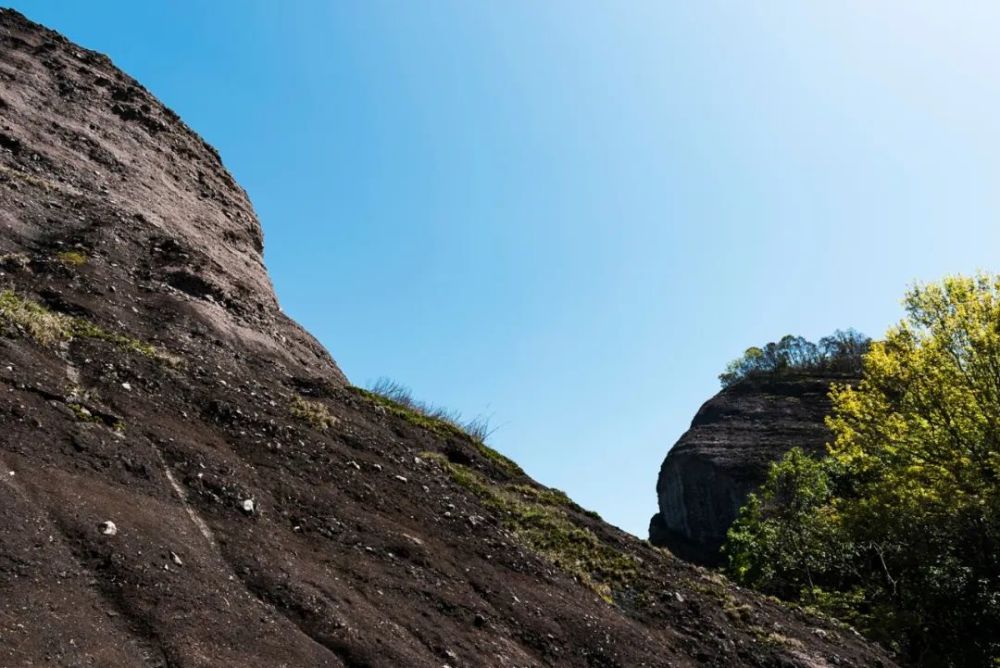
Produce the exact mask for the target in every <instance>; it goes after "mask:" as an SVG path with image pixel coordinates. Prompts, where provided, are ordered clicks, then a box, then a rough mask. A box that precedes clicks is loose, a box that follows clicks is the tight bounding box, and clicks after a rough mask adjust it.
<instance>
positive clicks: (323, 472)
mask: <svg viewBox="0 0 1000 668" xmlns="http://www.w3.org/2000/svg"><path fill="white" fill-rule="evenodd" d="M261 248H262V235H261V229H260V226H259V224H258V222H257V220H256V218H255V216H254V213H253V211H252V209H251V207H250V204H249V202H248V200H247V197H246V195H245V194H244V193H243V191H242V190H241V189H240V188H239V187H238V186H237V185H236V184H235V183H234V182H233V180H232V179H231V177H230V176H229V174H228V173H227V172H226V170H225V169H224V167H223V166H222V164H221V162H220V160H219V156H218V155H217V154H216V153H215V152H214V151H213V150H212V149H211V148H209V147H208V146H207V145H206V144H205V143H204V142H203V141H201V139H199V138H198V137H197V136H196V135H195V134H194V133H192V132H191V131H190V130H189V129H188V128H187V127H186V126H184V124H183V123H182V122H181V121H180V120H179V119H178V118H177V117H176V116H175V115H174V114H172V113H170V112H169V111H168V110H167V109H166V108H164V107H163V106H162V105H161V104H160V103H158V102H157V101H156V100H155V99H153V98H152V97H151V96H150V95H149V94H148V93H147V92H146V91H145V90H144V89H143V88H142V87H141V86H140V85H139V84H138V83H136V82H135V81H133V80H132V79H130V78H129V77H128V76H126V75H125V74H123V73H121V72H120V71H118V70H117V69H116V68H115V67H114V66H113V65H112V64H111V63H110V62H109V61H108V59H107V58H105V57H103V56H101V55H99V54H96V53H94V52H91V51H87V50H86V49H83V48H80V47H78V46H75V45H73V44H71V43H69V42H67V41H66V40H64V39H63V38H61V37H60V36H59V35H57V34H55V33H53V32H50V31H48V30H46V29H44V28H42V27H40V26H37V25H35V24H32V23H30V22H29V21H27V20H26V19H24V18H23V17H22V16H20V15H19V14H16V13H14V12H11V11H0V426H2V429H0V665H3V666H26V665H55V666H90V665H93V666H112V667H113V666H128V667H130V668H131V667H135V666H185V667H186V666H205V667H209V666H210V667H213V668H216V667H219V666H239V667H245V666H310V667H312V666H353V667H357V666H408V667H409V666H413V667H419V666H433V667H434V668H440V667H441V666H443V665H449V666H453V667H456V668H457V667H458V666H477V667H478V666H554V665H565V666H622V667H625V666H628V667H633V666H644V665H645V666H694V665H712V666H736V665H747V666H832V665H837V666H855V667H860V666H875V665H891V663H892V662H891V660H890V659H889V657H887V656H886V655H885V654H884V653H883V652H882V651H881V650H880V649H878V648H877V647H874V646H871V645H869V644H867V643H865V642H864V641H862V640H861V639H859V638H857V637H855V636H854V635H853V634H851V633H848V632H845V631H843V630H841V629H840V628H838V627H836V626H835V625H833V624H831V623H829V622H827V621H822V620H819V619H816V618H813V617H810V616H808V615H806V614H804V613H802V612H799V611H792V610H788V609H785V608H783V607H781V606H779V605H776V604H774V603H772V602H770V601H767V600H764V599H762V598H760V597H757V596H754V595H752V594H751V593H748V592H746V591H743V590H740V589H737V588H736V587H734V586H732V585H731V584H729V583H728V582H726V581H725V580H723V579H721V578H720V577H718V576H716V575H713V574H710V573H708V572H706V571H703V570H700V569H698V568H695V567H693V566H691V565H689V564H686V563H683V562H680V561H678V560H676V559H674V558H673V557H672V556H670V555H669V554H667V553H666V552H664V551H662V550H658V549H656V548H653V547H651V546H650V545H648V544H647V543H645V542H642V541H638V540H636V539H635V538H633V537H631V536H628V535H627V534H625V533H623V532H621V531H619V530H617V529H616V528H614V527H612V526H609V525H607V524H605V523H604V522H602V521H600V519H599V518H597V517H596V516H594V515H593V514H591V513H587V512H585V511H583V510H582V509H580V508H579V507H578V506H576V505H575V504H573V503H572V502H571V501H569V500H568V499H566V498H565V496H564V495H561V494H558V493H556V492H555V491H554V490H549V489H547V488H544V487H542V486H540V485H538V484H537V483H535V482H534V481H532V480H531V479H530V478H528V477H527V476H525V475H524V473H523V472H521V470H520V469H519V468H517V466H516V465H514V464H513V463H512V462H509V461H508V460H506V459H505V458H503V457H502V456H500V455H499V454H497V453H495V452H493V451H491V450H489V449H487V448H485V447H484V446H482V445H480V444H477V443H476V442H474V441H472V440H471V439H469V438H468V437H466V436H464V435H463V434H462V433H460V432H458V431H457V430H455V429H453V428H449V427H448V426H447V425H443V424H440V423H437V422H434V421H432V420H427V419H422V418H421V417H420V416H416V415H414V414H412V413H408V412H407V411H405V410H402V409H401V408H400V407H398V406H395V405H393V404H391V403H387V402H384V401H381V400H379V399H378V398H377V397H373V396H371V395H368V394H365V393H363V392H360V391H358V390H356V389H354V388H351V387H350V386H349V385H348V384H347V382H346V379H345V378H344V376H343V375H342V374H341V373H340V371H339V370H338V369H337V366H336V364H335V363H334V362H333V360H332V359H331V358H330V356H329V355H327V354H326V352H325V351H324V350H323V349H322V348H321V347H320V346H319V345H318V344H317V343H316V342H315V341H314V340H313V339H312V338H311V337H310V336H309V335H308V334H306V333H305V332H304V331H302V330H301V329H300V328H299V327H298V326H297V325H295V323H293V322H291V321H289V320H288V319H287V318H286V317H285V316H283V315H282V314H281V311H280V310H279V308H278V306H277V303H276V300H275V297H274V294H273V291H272V289H271V284H270V282H269V280H268V277H267V273H266V271H265V270H264V267H263V265H262V263H261ZM337 289H342V290H349V289H350V287H349V286H340V287H338V288H336V289H334V290H331V295H332V296H331V299H336V293H337ZM112 527H113V530H112V529H111V528H112Z"/></svg>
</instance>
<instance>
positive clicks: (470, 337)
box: [5, 0, 1000, 537]
mask: <svg viewBox="0 0 1000 668" xmlns="http://www.w3.org/2000/svg"><path fill="white" fill-rule="evenodd" d="M5 4H8V5H10V6H13V7H15V8H17V9H19V10H20V11H22V12H24V13H25V14H27V15H28V16H29V17H30V18H32V19H34V20H37V21H40V22H42V23H45V24H47V25H48V26H50V27H52V28H55V29H57V30H59V31H61V32H63V33H64V34H66V35H67V36H68V37H70V38H71V39H73V40H75V41H77V42H80V43H81V44H83V45H85V46H87V47H90V48H93V49H96V50H98V51H102V52H105V53H107V54H108V55H110V56H111V57H112V58H113V59H114V61H115V62H116V63H117V64H118V65H119V66H120V67H121V68H123V69H124V70H126V71H127V72H129V73H130V74H131V75H133V76H135V77H136V78H138V79H139V80H140V81H142V82H143V84H145V85H146V87H147V88H149V89H150V90H151V91H152V92H153V93H154V94H156V95H157V96H159V97H160V98H161V99H162V100H163V101H164V102H165V103H166V104H167V105H169V106H170V107H172V108H173V109H174V110H175V111H177V112H178V113H180V114H181V116H182V117H183V118H184V119H185V120H186V121H187V123H188V124H189V125H190V126H192V127H193V128H194V129H195V130H196V131H198V132H199V133H201V134H202V135H203V136H204V137H205V138H206V139H207V140H208V141H209V142H210V143H211V144H213V145H215V146H216V147H217V148H218V149H219V150H220V152H221V154H222V156H223V159H224V161H225V163H226V165H227V166H228V167H229V169H230V170H231V171H232V172H233V173H234V175H235V176H236V178H237V179H238V180H239V181H240V183H241V184H242V185H243V186H244V187H245V188H246V190H247V191H248V193H249V195H250V197H251V199H252V200H253V202H254V204H255V206H256V208H257V212H258V214H259V215H260V218H261V221H262V223H263V225H264V232H265V243H266V256H267V262H268V265H269V267H270V270H271V274H272V277H273V279H274V283H275V286H276V288H277V291H278V296H279V298H280V300H281V303H282V305H283V307H284V309H285V310H286V311H287V312H288V313H289V314H290V315H292V316H293V317H295V318H296V319H297V320H299V322H301V323H302V324H303V325H305V326H306V327H307V328H309V329H310V330H311V331H312V332H313V333H314V334H316V335H317V336H318V337H319V339H320V340H321V341H322V342H323V343H324V344H325V345H326V346H327V348H329V350H330V351H331V352H332V354H333V355H334V357H335V358H336V359H337V361H338V362H339V363H340V365H341V366H342V368H343V369H344V371H345V372H346V373H347V374H348V376H349V377H350V378H351V379H352V380H353V382H355V383H356V384H362V385H363V384H366V383H368V382H370V381H373V380H375V379H376V378H378V377H380V376H390V377H392V378H394V379H397V380H399V381H401V382H403V383H405V384H407V385H409V386H411V387H412V388H413V390H414V392H415V394H416V395H418V396H419V397H421V398H424V399H427V400H430V401H433V402H435V403H439V404H442V405H445V406H448V407H451V408H454V409H457V410H460V411H462V412H463V413H465V414H467V415H469V416H472V415H476V414H488V415H491V416H492V419H493V423H494V425H495V426H497V427H498V430H497V431H496V433H495V435H494V436H493V438H492V442H493V444H494V445H495V446H496V447H497V448H498V449H500V450H502V451H503V452H505V453H506V454H508V455H510V456H512V457H513V458H515V459H516V460H517V461H518V462H520V463H521V464H522V465H523V466H524V467H525V468H526V469H527V470H528V472H529V473H531V474H532V475H533V476H534V477H536V478H537V479H538V480H540V481H541V482H544V483H546V484H549V485H552V486H556V487H559V488H562V489H565V490H566V491H567V492H569V493H570V495H571V496H573V497H574V498H575V499H576V500H577V501H579V502H580V503H582V504H583V505H585V506H588V507H591V508H593V509H595V510H597V511H599V512H600V513H601V514H602V515H603V516H604V517H605V518H606V519H608V520H610V521H611V522H613V523H616V524H618V525H620V526H621V527H623V528H624V529H626V530H629V531H632V532H633V533H636V534H637V535H640V536H643V537H644V536H645V532H646V527H647V523H648V519H649V516H650V515H651V514H652V513H653V512H654V511H655V505H656V500H655V492H654V486H655V482H656V475H657V471H658V469H659V465H660V463H661V461H662V459H663V456H664V455H665V453H666V451H667V449H668V448H669V447H670V445H671V444H672V443H673V442H674V441H675V440H676V439H677V437H678V436H680V434H681V433H682V432H683V431H684V429H685V428H686V427H687V425H688V423H689V422H690V419H691V418H692V417H693V415H694V412H695V411H696V410H697V408H698V406H699V405H700V404H701V403H702V402H703V401H704V400H705V399H707V398H708V397H709V396H711V395H712V394H713V393H714V392H715V391H716V389H717V386H718V384H717V381H716V375H717V374H718V373H719V372H720V371H721V370H722V368H723V367H724V366H725V364H726V362H727V361H728V360H730V359H731V358H733V357H735V356H737V355H739V354H740V352H741V351H742V350H743V349H744V348H746V347H747V346H749V345H752V344H758V343H762V342H766V341H768V340H774V339H776V338H778V337H780V336H781V335H783V334H785V333H789V332H792V333H797V334H802V335H805V336H807V337H810V338H818V337H820V336H823V335H824V334H827V333H829V332H830V331H832V330H833V329H835V328H838V327H849V326H853V327H856V328H858V329H860V330H862V331H865V332H866V333H869V334H873V335H878V334H880V333H881V332H882V331H883V330H884V329H885V328H886V327H887V326H888V325H889V324H891V323H892V322H894V321H895V320H897V319H898V318H899V316H900V308H899V299H900V297H901V295H902V292H903V290H904V289H905V287H906V286H907V285H908V284H909V283H911V282H912V281H914V280H931V279H935V278H937V277H940V276H942V275H944V274H947V273H955V272H971V271H974V270H976V269H979V268H982V269H996V268H997V254H998V241H1000V232H998V229H1000V228H998V224H997V221H998V215H997V214H998V212H1000V189H998V188H997V184H998V183H1000V180H998V177H1000V114H998V113H997V109H998V103H1000V75H998V74H997V71H998V69H997V65H998V64H1000V42H998V40H996V39H995V35H996V34H997V30H998V27H1000V26H998V23H1000V5H995V4H991V3H981V4H977V3H962V5H960V6H955V5H951V6H948V5H947V3H920V2H879V3H872V2H861V1H858V2H850V1H847V2H836V3H833V2H830V3H803V2H799V1H789V2H779V1H775V2H766V3H716V2H698V3H690V2H684V3H681V2H626V3H607V2H586V1H581V0H573V1H551V2H545V3H538V2H529V1H515V2H502V3H500V2H493V3H488V2H466V1H464V0H463V1H455V2H445V1H429V2H420V3H415V2H404V1H402V0H397V1H395V2H381V1H376V0H365V1H364V2H347V1H344V2H319V1H306V0H300V1H297V2H280V3H279V2H269V1H267V2H266V1H263V0H257V1H253V0H229V1H224V0H215V1H213V2H204V1H195V0H170V1H169V2H167V1H166V0H163V1H160V2H154V1H152V0H147V1H145V2H141V3H137V2H134V1H129V2H125V1H122V0H105V1H104V2H88V3H83V2H77V1H76V0H60V1H56V0H52V1H47V0H31V1H25V2H7V3H5Z"/></svg>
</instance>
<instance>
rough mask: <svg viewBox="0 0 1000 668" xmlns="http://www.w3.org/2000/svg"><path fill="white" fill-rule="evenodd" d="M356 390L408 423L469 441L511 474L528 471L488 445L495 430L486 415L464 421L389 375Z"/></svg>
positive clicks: (445, 435)
mask: <svg viewBox="0 0 1000 668" xmlns="http://www.w3.org/2000/svg"><path fill="white" fill-rule="evenodd" d="M352 390H353V391H354V392H356V393H357V394H359V395H361V396H363V397H366V398H367V399H369V400H370V401H373V402H374V403H376V404H377V405H379V406H381V407H383V408H384V409H386V410H389V411H391V412H392V413H393V414H394V415H397V416H399V417H401V418H403V419H404V420H406V421H407V422H409V423H411V424H414V425H416V426H418V427H423V428H424V429H427V430H429V431H432V432H434V433H435V434H437V435H438V436H444V437H452V438H458V439H460V440H463V441H469V442H470V443H471V444H472V446H473V447H474V448H475V449H476V450H477V451H478V452H479V453H480V454H481V455H483V456H484V457H486V458H487V459H488V460H490V461H491V462H492V463H493V464H494V465H496V466H497V467H498V468H500V469H501V470H503V471H505V472H506V473H507V474H508V475H511V476H517V475H522V474H523V473H524V471H522V470H521V467H520V466H518V465H517V464H515V463H514V462H513V461H512V460H511V459H509V458H508V457H505V456H503V455H502V454H500V453H499V452H497V451H496V450H494V449H493V448H491V447H489V446H488V445H486V439H487V438H488V437H489V435H490V434H491V433H493V430H491V429H490V426H489V420H488V419H486V418H475V419H473V420H469V421H463V420H462V416H461V415H460V414H459V413H456V412H454V411H449V410H447V409H444V408H440V407H438V406H433V405H431V404H427V403H425V402H422V401H418V400H416V399H414V398H413V395H412V393H411V392H410V390H409V388H407V387H406V386H405V385H400V384H399V383H397V382H395V381H392V380H388V379H385V378H383V379H380V380H379V381H378V382H376V383H375V384H374V385H372V387H371V388H370V389H367V390H366V389H363V388H360V387H354V388H352Z"/></svg>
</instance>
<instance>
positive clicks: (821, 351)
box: [719, 329, 871, 387]
mask: <svg viewBox="0 0 1000 668" xmlns="http://www.w3.org/2000/svg"><path fill="white" fill-rule="evenodd" d="M870 343H871V339H869V338H868V337H867V336H865V335H864V334H861V333H860V332H857V331H855V330H853V329H846V330H840V329H838V330H837V331H835V332H834V333H833V334H831V335H830V336H824V337H823V338H822V339H820V340H819V343H813V342H812V341H809V340H807V339H805V338H803V337H801V336H793V335H791V334H787V335H785V336H783V337H782V338H781V340H780V341H778V342H776V343H775V342H771V343H768V344H767V345H765V346H764V347H763V348H758V347H756V346H754V347H752V348H747V350H746V352H744V353H743V356H742V357H740V358H738V359H735V360H733V361H732V362H730V363H729V364H728V365H727V366H726V370H725V371H724V372H723V373H722V374H720V375H719V381H720V382H721V383H722V386H723V387H729V386H730V385H732V384H734V383H736V382H737V381H739V380H742V379H744V378H750V377H754V376H767V375H773V374H777V373H781V372H783V371H792V370H797V369H799V370H803V369H830V370H836V371H853V372H860V370H861V357H862V355H864V353H865V351H867V350H868V346H869V344H870Z"/></svg>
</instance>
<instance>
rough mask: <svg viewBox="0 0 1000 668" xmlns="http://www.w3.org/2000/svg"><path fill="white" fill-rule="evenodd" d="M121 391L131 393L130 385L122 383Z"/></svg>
mask: <svg viewBox="0 0 1000 668" xmlns="http://www.w3.org/2000/svg"><path fill="white" fill-rule="evenodd" d="M122 389H124V390H128V391H129V392H131V391H132V385H131V384H130V383H122Z"/></svg>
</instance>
